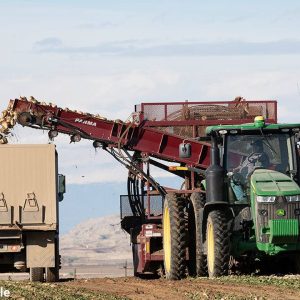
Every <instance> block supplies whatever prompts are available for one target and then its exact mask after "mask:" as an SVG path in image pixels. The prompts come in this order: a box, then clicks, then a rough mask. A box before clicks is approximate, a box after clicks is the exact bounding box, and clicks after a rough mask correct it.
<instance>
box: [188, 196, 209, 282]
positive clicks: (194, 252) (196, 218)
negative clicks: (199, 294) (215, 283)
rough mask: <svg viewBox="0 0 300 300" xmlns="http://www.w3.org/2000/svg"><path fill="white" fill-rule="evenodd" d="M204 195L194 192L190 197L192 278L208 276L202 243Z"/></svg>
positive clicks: (189, 224) (190, 272) (190, 269)
mask: <svg viewBox="0 0 300 300" xmlns="http://www.w3.org/2000/svg"><path fill="white" fill-rule="evenodd" d="M204 204H205V199H204V197H203V194H201V193H197V192H194V193H192V195H191V197H190V206H189V217H188V228H189V264H188V270H189V275H190V276H207V261H206V255H205V254H204V246H203V241H202V236H203V234H202V232H203V231H202V222H201V219H200V212H201V209H202V208H203V207H204Z"/></svg>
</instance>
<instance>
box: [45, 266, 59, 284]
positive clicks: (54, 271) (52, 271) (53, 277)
mask: <svg viewBox="0 0 300 300" xmlns="http://www.w3.org/2000/svg"><path fill="white" fill-rule="evenodd" d="M58 274H59V270H58V268H57V267H53V268H46V269H45V275H46V276H45V277H46V282H56V281H58V280H59V275H58Z"/></svg>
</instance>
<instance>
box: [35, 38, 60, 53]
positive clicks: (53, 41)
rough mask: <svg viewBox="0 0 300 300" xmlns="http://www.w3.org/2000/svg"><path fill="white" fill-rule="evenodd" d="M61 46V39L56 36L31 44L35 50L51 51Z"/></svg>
mask: <svg viewBox="0 0 300 300" xmlns="http://www.w3.org/2000/svg"><path fill="white" fill-rule="evenodd" d="M61 47H63V43H62V40H61V39H59V38H56V37H49V38H46V39H42V40H39V41H37V42H35V43H34V45H33V49H34V50H35V51H49V50H52V51H53V50H55V49H60V48H61Z"/></svg>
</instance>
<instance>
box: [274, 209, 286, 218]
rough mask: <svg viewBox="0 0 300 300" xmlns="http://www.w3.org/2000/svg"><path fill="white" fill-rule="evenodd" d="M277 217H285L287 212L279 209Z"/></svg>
mask: <svg viewBox="0 0 300 300" xmlns="http://www.w3.org/2000/svg"><path fill="white" fill-rule="evenodd" d="M276 215H277V216H278V217H283V216H285V210H284V209H277V210H276Z"/></svg>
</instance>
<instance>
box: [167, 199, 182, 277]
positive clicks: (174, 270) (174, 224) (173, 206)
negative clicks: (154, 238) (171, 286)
mask: <svg viewBox="0 0 300 300" xmlns="http://www.w3.org/2000/svg"><path fill="white" fill-rule="evenodd" d="M184 207H185V202H184V199H183V198H180V197H177V196H176V195H175V194H167V195H166V197H165V201H164V214H163V248H164V267H165V274H166V278H167V279H171V280H178V279H181V278H184V277H185V275H186V228H185V217H184Z"/></svg>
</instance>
